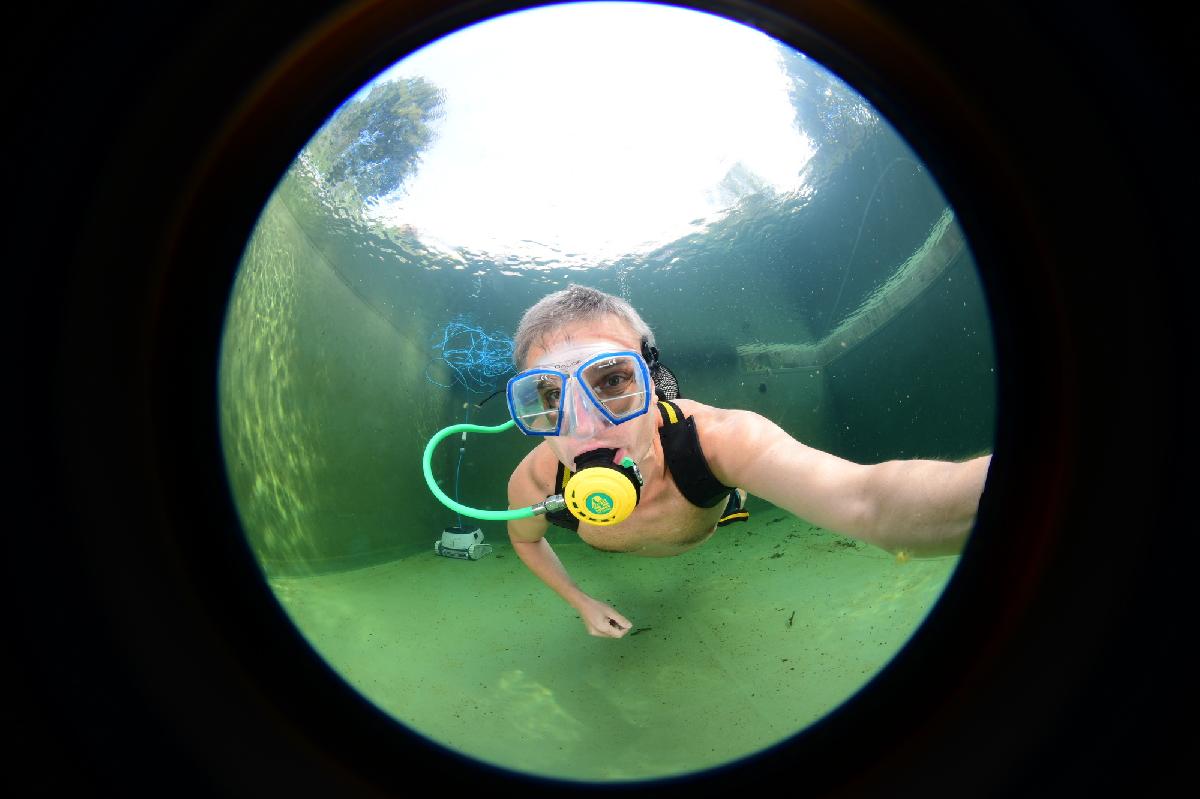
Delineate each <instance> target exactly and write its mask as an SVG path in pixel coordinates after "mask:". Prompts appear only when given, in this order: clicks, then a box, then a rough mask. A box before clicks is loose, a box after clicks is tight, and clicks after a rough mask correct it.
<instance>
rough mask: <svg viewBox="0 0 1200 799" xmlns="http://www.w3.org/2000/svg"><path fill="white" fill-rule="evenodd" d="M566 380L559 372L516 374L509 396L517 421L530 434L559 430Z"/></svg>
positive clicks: (509, 389)
mask: <svg viewBox="0 0 1200 799" xmlns="http://www.w3.org/2000/svg"><path fill="white" fill-rule="evenodd" d="M563 379H564V376H563V375H562V374H560V373H558V372H534V373H527V374H521V375H517V376H516V377H514V378H513V379H512V380H511V381H510V382H509V387H508V396H509V403H510V405H511V410H512V415H513V419H515V420H516V422H517V424H518V425H520V426H521V427H522V428H523V429H524V430H526V431H527V432H530V433H552V432H554V431H555V430H557V429H558V418H559V409H560V407H561V402H562V393H563Z"/></svg>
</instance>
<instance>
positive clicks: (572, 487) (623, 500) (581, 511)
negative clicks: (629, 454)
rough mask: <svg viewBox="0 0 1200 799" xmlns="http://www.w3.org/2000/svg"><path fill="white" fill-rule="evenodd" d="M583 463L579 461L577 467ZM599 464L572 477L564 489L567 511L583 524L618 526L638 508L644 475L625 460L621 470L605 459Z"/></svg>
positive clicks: (600, 459)
mask: <svg viewBox="0 0 1200 799" xmlns="http://www.w3.org/2000/svg"><path fill="white" fill-rule="evenodd" d="M608 452H612V450H608ZM589 454H591V453H589ZM610 457H611V456H610ZM582 460H583V458H580V459H577V460H576V464H580V461H582ZM589 460H591V459H589ZM596 460H599V461H600V463H599V464H598V465H595V466H586V467H585V468H583V469H580V470H579V471H578V472H577V473H576V474H574V475H572V477H571V479H570V480H568V481H567V484H566V486H564V488H563V499H564V500H565V501H566V505H567V510H568V511H570V512H571V515H573V516H575V517H576V518H577V519H579V520H580V521H583V522H587V523H588V524H597V525H605V524H617V523H618V522H622V521H624V520H625V519H626V518H628V516H629V514H631V513H633V509H634V508H636V507H637V504H638V500H639V499H641V486H642V475H641V472H639V471H638V468H637V464H635V463H634V462H633V460H632V459H631V458H625V459H624V460H623V461H621V465H620V466H617V465H616V464H614V463H613V462H612V461H611V460H608V461H607V463H606V462H604V459H603V458H599V459H596ZM580 465H581V464H580Z"/></svg>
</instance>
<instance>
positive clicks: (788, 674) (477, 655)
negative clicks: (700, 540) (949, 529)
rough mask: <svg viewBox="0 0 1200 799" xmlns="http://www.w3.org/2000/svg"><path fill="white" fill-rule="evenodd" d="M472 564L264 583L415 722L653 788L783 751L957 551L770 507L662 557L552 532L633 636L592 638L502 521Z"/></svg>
mask: <svg viewBox="0 0 1200 799" xmlns="http://www.w3.org/2000/svg"><path fill="white" fill-rule="evenodd" d="M485 533H486V535H487V536H488V540H489V542H490V543H492V544H493V545H494V546H495V552H494V554H493V555H491V556H489V557H487V558H485V559H483V560H480V561H475V562H470V561H456V560H450V559H446V558H440V557H437V556H436V555H434V554H433V553H432V552H431V553H429V554H428V555H418V556H411V557H408V558H405V559H402V560H398V561H395V562H392V563H388V564H384V565H380V566H374V567H371V568H366V569H359V570H356V571H351V572H342V573H337V574H328V575H322V576H316V577H305V578H287V579H275V580H272V586H273V588H274V589H275V591H276V594H277V595H278V596H279V598H280V600H281V602H282V603H283V605H284V607H285V608H286V610H287V611H288V613H289V614H290V616H291V617H292V619H293V620H294V622H295V623H296V625H297V627H298V628H299V629H300V631H301V632H302V633H303V634H304V636H305V637H306V638H307V639H308V640H309V641H310V642H311V644H312V645H313V647H314V648H315V649H316V650H317V651H318V652H319V653H320V654H321V656H322V657H323V658H324V659H325V660H326V661H327V662H328V663H329V664H330V665H331V666H332V667H333V668H334V669H335V670H337V671H338V672H339V673H340V674H341V675H342V676H343V677H344V678H345V679H346V680H347V681H348V682H349V683H350V684H351V685H353V686H354V687H355V688H356V689H357V690H358V691H359V692H361V693H362V694H363V695H364V696H365V697H367V698H368V699H369V700H370V701H372V702H373V703H375V704H376V705H377V706H378V707H380V708H381V709H382V710H384V711H386V712H387V713H389V714H390V715H392V716H393V717H395V718H396V719H397V720H398V721H400V722H401V723H403V724H404V725H406V726H407V727H409V728H411V729H413V730H415V731H417V732H419V733H421V734H423V735H425V736H427V737H429V738H430V739H432V740H434V741H436V742H438V743H440V744H442V745H445V746H447V747H449V748H451V749H453V750H456V751H458V752H461V753H463V754H465V755H468V756H471V757H474V758H477V759H480V760H483V761H485V762H489V763H492V764H494V765H498V766H501V767H504V768H509V769H513V770H516V771H521V772H527V773H532V774H537V775H541V776H549V777H556V778H562V779H572V780H588V781H613V780H634V779H652V778H656V777H665V776H672V775H679V774H684V773H690V772H694V771H697V770H702V769H705V768H710V767H714V766H718V765H721V764H723V763H727V762H729V761H731V760H735V759H738V758H740V757H743V756H746V755H750V754H752V753H755V752H757V751H761V750H762V749H763V748H765V747H768V746H771V745H773V744H776V743H778V742H780V741H782V740H784V739H786V738H788V737H790V736H792V735H794V734H796V733H797V732H799V731H800V730H802V729H804V728H805V727H806V726H807V725H809V724H811V723H812V722H814V721H816V720H817V719H819V718H821V717H822V716H823V715H825V714H826V713H828V712H829V711H831V710H832V709H834V708H835V707H836V706H837V705H839V704H841V703H842V702H843V701H845V700H846V699H848V698H849V697H850V696H851V695H852V694H854V693H855V692H856V691H857V690H858V689H859V688H861V687H862V686H863V685H864V684H865V683H866V681H867V680H869V679H870V678H871V677H872V676H873V675H874V674H876V673H877V672H878V671H879V670H880V669H881V668H882V667H883V666H884V665H885V664H886V663H887V661H888V660H890V659H891V657H892V656H893V655H894V654H895V653H896V652H897V651H898V650H899V649H900V647H901V646H903V644H904V643H905V641H907V640H908V638H909V637H910V636H911V635H912V633H913V631H914V630H915V629H916V627H917V626H918V625H919V624H920V623H921V621H922V620H923V619H924V617H925V615H926V614H927V613H928V611H929V609H930V608H931V607H932V605H933V604H934V602H935V601H936V600H937V598H938V596H939V595H940V593H941V591H942V589H943V587H944V585H945V583H946V580H947V579H948V578H949V576H950V574H951V572H952V571H953V569H954V566H955V565H956V563H957V559H956V558H940V559H932V560H910V561H907V562H899V561H897V560H896V559H895V558H893V557H892V556H890V555H888V554H887V553H885V552H882V551H880V550H877V549H874V548H870V547H867V546H865V545H861V544H857V543H856V542H854V541H851V540H850V539H846V538H843V537H841V536H837V535H833V534H831V533H828V532H825V531H823V530H819V529H816V528H813V527H811V526H810V525H807V524H805V523H804V522H802V521H799V520H797V519H795V518H794V517H792V516H790V515H788V514H785V513H783V512H780V511H773V510H771V509H768V510H766V511H765V512H759V513H756V514H755V518H753V519H752V520H751V522H749V523H744V524H738V525H733V526H731V527H727V528H723V529H722V530H719V531H718V534H717V535H716V536H714V538H713V539H712V540H711V541H709V542H708V543H706V544H705V545H703V546H701V547H699V548H697V549H695V550H692V551H691V552H687V553H684V554H683V555H680V556H677V557H674V558H663V559H654V558H638V557H633V556H628V555H615V554H612V553H605V552H599V551H596V550H593V549H591V548H590V547H588V546H586V545H584V544H582V543H580V542H579V541H578V540H577V539H573V538H571V537H569V536H568V535H567V534H565V533H562V534H561V535H559V533H558V532H557V531H556V532H555V533H552V536H554V539H553V544H554V547H555V549H556V551H557V552H558V553H559V555H560V557H561V558H562V560H563V563H564V565H565V566H566V567H567V569H568V570H569V572H570V573H571V575H572V577H573V578H574V579H575V581H576V582H577V583H578V584H579V585H580V587H582V588H583V589H584V590H585V591H587V592H588V593H589V594H591V595H592V596H594V597H596V598H597V599H600V600H602V601H605V602H608V603H610V604H612V605H613V607H615V608H617V609H618V610H619V611H620V612H621V613H623V614H624V615H625V616H627V617H628V618H629V619H630V620H631V621H632V622H633V624H634V627H635V630H640V631H641V632H640V633H639V634H638V635H636V636H626V637H625V638H623V639H618V640H613V639H600V638H593V637H591V636H589V635H587V633H586V632H585V630H584V627H583V624H582V622H581V621H580V620H579V619H578V617H577V616H576V614H575V613H574V611H573V610H572V609H571V608H570V607H568V606H567V605H566V604H564V603H563V602H562V600H561V599H559V598H558V596H556V595H555V594H553V593H552V592H551V591H550V590H549V589H547V588H546V587H545V586H544V585H542V584H541V582H539V581H538V579H537V578H536V577H535V576H534V575H533V574H531V573H530V572H529V571H528V570H527V569H526V568H525V566H524V565H523V564H522V563H521V561H520V560H519V559H518V558H517V557H516V555H515V554H514V553H513V551H512V549H511V547H510V546H509V544H508V542H507V540H506V537H505V536H504V533H503V531H502V530H497V529H488V530H485Z"/></svg>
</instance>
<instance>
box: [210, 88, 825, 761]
mask: <svg viewBox="0 0 1200 799" xmlns="http://www.w3.org/2000/svg"><path fill="white" fill-rule="evenodd" d="M416 102H419V101H416ZM332 121H334V120H331V122H332ZM365 178H366V180H371V179H372V175H370V174H368V175H366V176H365ZM293 217H295V215H294V214H293ZM259 233H263V232H256V238H257V239H258V241H257V244H258V245H260V246H262V247H263V250H264V251H266V250H269V241H270V240H269V236H270V235H283V234H282V233H281V232H278V230H277V232H275V233H274V234H272V233H270V232H265V233H263V235H262V238H258V236H259ZM251 246H252V247H253V246H256V245H254V242H252V245H251ZM247 252H248V250H247ZM318 254H324V253H318ZM274 277H275V278H276V280H278V281H280V282H278V283H277V284H276V286H275V287H274V288H276V289H280V290H277V292H270V294H271V296H272V298H274V300H272V301H274V302H277V304H280V305H286V304H287V302H288V301H294V302H296V307H299V305H300V304H301V302H302V298H300V296H298V294H299V292H298V290H296V286H295V283H294V282H293V283H290V284H289V283H287V282H286V281H287V276H282V275H280V274H278V272H276V274H275V275H274ZM240 281H241V277H239V282H240ZM310 288H311V287H310ZM239 290H240V289H235V292H239ZM323 296H325V298H328V294H323ZM236 300H238V298H235V300H234V301H236ZM234 301H232V305H233V302H234ZM326 310H328V308H326V307H323V308H320V311H322V312H325V311H326ZM301 312H302V313H304V312H307V313H312V312H313V308H301ZM295 343H296V341H295V338H290V340H288V338H287V336H286V335H284V336H283V337H281V338H278V340H276V341H275V342H274V344H272V343H270V342H264V341H263V340H259V341H258V342H257V344H258V346H259V347H263V348H265V349H266V350H270V348H271V347H272V346H275V347H280V348H283V349H286V348H287V347H293V346H295ZM241 352H256V350H254V348H253V347H250V348H241ZM257 352H258V353H259V354H262V353H263V352H264V350H263V349H259V350H257ZM266 360H268V361H270V365H269V366H264V368H269V370H271V371H270V372H269V373H265V374H262V376H259V377H263V378H265V379H262V380H251V382H250V383H252V384H254V385H258V386H274V388H266V389H263V391H265V392H266V394H259V395H254V396H251V397H248V398H244V399H245V401H247V402H248V403H250V404H248V405H247V408H251V407H257V408H259V409H262V408H271V407H275V408H283V407H288V403H283V402H281V399H282V397H281V396H278V395H276V396H271V394H270V392H272V391H277V390H284V389H286V388H287V386H289V385H296V384H298V383H299V382H300V379H301V378H298V377H296V374H295V372H294V371H289V368H292V366H294V360H295V359H292V360H290V361H289V359H287V358H282V359H272V358H268V359H266ZM289 364H290V365H292V366H289ZM230 368H233V367H230ZM222 374H223V377H224V376H226V374H228V376H229V379H233V373H232V372H230V373H227V372H226V370H224V364H223V368H222ZM223 383H226V382H224V380H223ZM227 385H228V384H227ZM222 396H223V397H232V395H226V394H223V395H222ZM300 404H301V405H302V403H300ZM247 415H248V414H247ZM302 417H304V414H302V413H301V414H299V416H298V417H296V419H299V420H300V421H301V427H302ZM284 421H292V420H290V419H288V420H284ZM316 429H317V427H310V428H307V432H310V433H313V434H319V433H316ZM292 443H293V444H294V443H295V440H293V441H292ZM235 455H244V453H235ZM277 455H278V456H280V459H275V458H272V461H274V462H275V463H277V464H280V463H286V467H280V468H281V469H282V470H278V469H277V470H275V471H274V473H271V474H270V476H269V477H268V480H274V481H275V482H274V485H271V486H270V487H269V488H268V489H264V488H263V487H262V486H263V483H262V482H260V481H258V479H257V477H256V481H254V483H253V486H252V487H251V494H247V493H245V487H244V489H242V493H241V494H240V495H241V497H246V495H254V492H257V493H258V495H269V497H270V500H268V501H269V503H274V505H272V506H271V511H270V513H266V512H263V511H262V509H259V510H258V511H250V512H245V513H244V516H242V518H244V522H246V525H247V533H250V529H248V528H250V527H251V524H250V522H251V521H254V518H256V513H257V518H258V521H262V519H264V518H265V517H266V516H269V515H271V513H274V516H275V523H274V524H271V523H268V524H265V527H264V528H263V529H260V530H259V531H260V535H259V541H258V545H259V547H258V548H256V552H257V553H265V554H268V555H270V558H276V560H275V561H271V560H270V558H260V563H263V564H264V570H265V571H266V572H268V575H269V579H274V581H275V582H274V583H272V589H274V590H275V591H276V595H277V596H280V597H281V602H284V605H286V606H287V603H286V602H287V600H286V599H284V597H286V596H287V594H288V591H290V590H294V589H295V585H296V583H295V581H298V579H307V578H312V576H311V575H282V573H280V575H276V576H275V577H274V578H272V577H270V575H271V567H269V566H266V565H265V564H266V563H275V564H276V566H277V564H278V561H281V560H282V559H284V558H286V557H288V555H296V554H302V555H304V557H302V558H301V559H302V560H305V561H306V563H307V564H308V565H310V566H311V564H312V561H313V558H312V553H313V552H317V553H318V558H319V551H320V542H319V541H318V540H316V539H313V540H307V541H301V542H299V543H298V542H296V541H294V540H288V535H287V534H286V531H287V530H288V529H289V527H288V525H289V524H290V525H293V527H294V528H295V529H301V530H304V529H310V530H311V529H312V528H306V525H305V524H306V523H305V521H302V519H301V518H300V517H299V515H298V513H296V512H295V509H296V507H302V506H305V505H306V504H307V503H306V501H305V499H306V497H305V492H304V488H305V487H306V486H308V487H310V488H311V487H312V483H311V482H308V481H311V480H312V479H313V475H314V474H317V473H318V471H319V469H320V452H319V447H314V446H311V447H307V449H306V447H304V446H300V447H290V449H289V451H288V452H287V455H284V452H283V450H282V449H281V450H280V451H278V452H277ZM236 459H238V458H235V457H230V462H235V461H236ZM241 462H246V461H245V459H242V461H241ZM250 462H253V458H250ZM260 476H262V475H258V477H260ZM239 507H241V503H239ZM281 519H283V523H280V521H281ZM305 547H307V549H308V551H307V552H301V551H302V549H305ZM301 571H302V570H301ZM288 581H293V582H290V583H288ZM289 613H292V609H290V608H289ZM293 619H294V620H296V617H295V615H294V614H293ZM298 626H299V627H300V629H301V631H304V632H305V635H306V637H307V638H308V639H310V642H312V641H313V639H312V637H311V636H310V632H308V631H310V630H311V629H312V627H306V626H305V625H304V624H302V623H300V621H298ZM314 645H316V644H314ZM318 651H320V649H319V648H318ZM322 655H323V656H325V657H326V661H329V659H328V656H326V655H325V653H323V651H322ZM329 662H331V661H329ZM343 675H344V672H343ZM352 684H353V683H352ZM355 687H359V686H358V685H355ZM544 687H545V686H533V687H532V689H530V691H529V692H530V693H534V695H536V693H538V692H539V691H540V690H541V689H544ZM359 690H360V691H361V690H362V689H360V687H359ZM366 696H368V698H372V697H371V696H370V695H366ZM372 701H374V699H373V698H372ZM380 707H383V705H380ZM835 707H836V705H835ZM385 709H386V708H385ZM389 711H390V710H389ZM390 713H391V711H390ZM394 715H396V717H397V719H398V720H401V721H406V719H404V716H403V715H402V714H394ZM406 723H407V722H406ZM431 739H432V740H436V741H438V743H444V741H442V740H439V739H438V737H437V735H431ZM776 740H778V739H776ZM448 746H449V744H448ZM450 747H451V749H455V747H454V746H450ZM468 753H469V752H468ZM481 759H482V762H485V763H486V762H488V759H486V758H481ZM736 759H737V758H732V759H731V761H727V762H734V761H736ZM499 764H500V765H503V767H505V768H509V764H508V763H499ZM722 764H724V763H721V762H718V763H715V764H709V765H718V767H720V765H722ZM658 776H671V775H670V774H665V775H643V776H640V777H634V779H654V777H658ZM617 779H622V777H617Z"/></svg>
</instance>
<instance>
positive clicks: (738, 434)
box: [701, 409, 991, 556]
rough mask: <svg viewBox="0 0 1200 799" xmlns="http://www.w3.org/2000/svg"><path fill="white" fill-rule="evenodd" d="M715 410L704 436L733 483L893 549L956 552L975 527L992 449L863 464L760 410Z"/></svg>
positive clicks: (722, 476) (724, 477)
mask: <svg viewBox="0 0 1200 799" xmlns="http://www.w3.org/2000/svg"><path fill="white" fill-rule="evenodd" d="M713 410H714V411H715V413H714V414H713V415H712V423H711V424H709V425H706V427H705V430H704V432H702V442H701V443H702V446H703V448H704V451H705V454H706V455H707V456H708V459H709V464H710V466H711V467H712V469H713V472H714V473H715V474H716V476H717V478H718V479H719V480H721V481H722V482H724V483H725V484H726V485H737V486H740V487H742V488H745V489H746V490H747V491H749V492H750V493H751V494H754V495H755V496H759V497H762V498H763V499H766V500H767V501H769V502H772V503H774V504H776V505H778V506H779V507H781V508H786V509H787V510H789V511H791V512H792V513H795V514H796V515H797V516H799V517H801V518H803V519H805V520H807V521H809V522H812V523H813V524H816V525H819V526H821V527H824V528H826V529H828V530H833V531H835V532H838V533H843V534H845V535H849V536H853V537H854V538H858V539H861V540H863V541H866V542H868V543H871V544H874V545H875V546H878V547H881V548H883V549H886V550H888V551H890V552H899V551H901V550H903V551H905V552H907V553H909V554H911V555H916V556H934V555H949V554H955V553H957V552H959V551H960V550H961V549H962V546H963V543H964V542H965V541H966V538H967V536H968V535H969V534H970V532H971V528H972V526H973V525H974V522H975V513H976V511H977V509H978V507H979V498H980V496H981V495H982V493H983V485H984V481H985V480H986V478H987V470H988V466H989V465H990V463H991V456H990V455H985V456H982V457H979V458H973V459H971V460H969V461H964V462H961V463H955V462H951V461H935V460H898V461H887V462H885V463H879V464H874V465H862V464H857V463H853V462H851V461H848V460H845V459H843V458H839V457H837V456H835V455H830V454H829V453H827V452H822V451H820V450H817V449H813V448H812V447H809V446H807V445H805V444H802V443H800V442H799V441H796V440H795V439H794V438H792V437H791V436H789V435H788V434H787V433H786V432H785V431H784V430H783V429H782V428H780V427H779V426H778V425H776V424H775V423H774V422H771V421H770V420H769V419H766V418H765V417H763V416H760V415H759V414H756V413H752V412H750V411H721V410H716V409H713Z"/></svg>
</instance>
